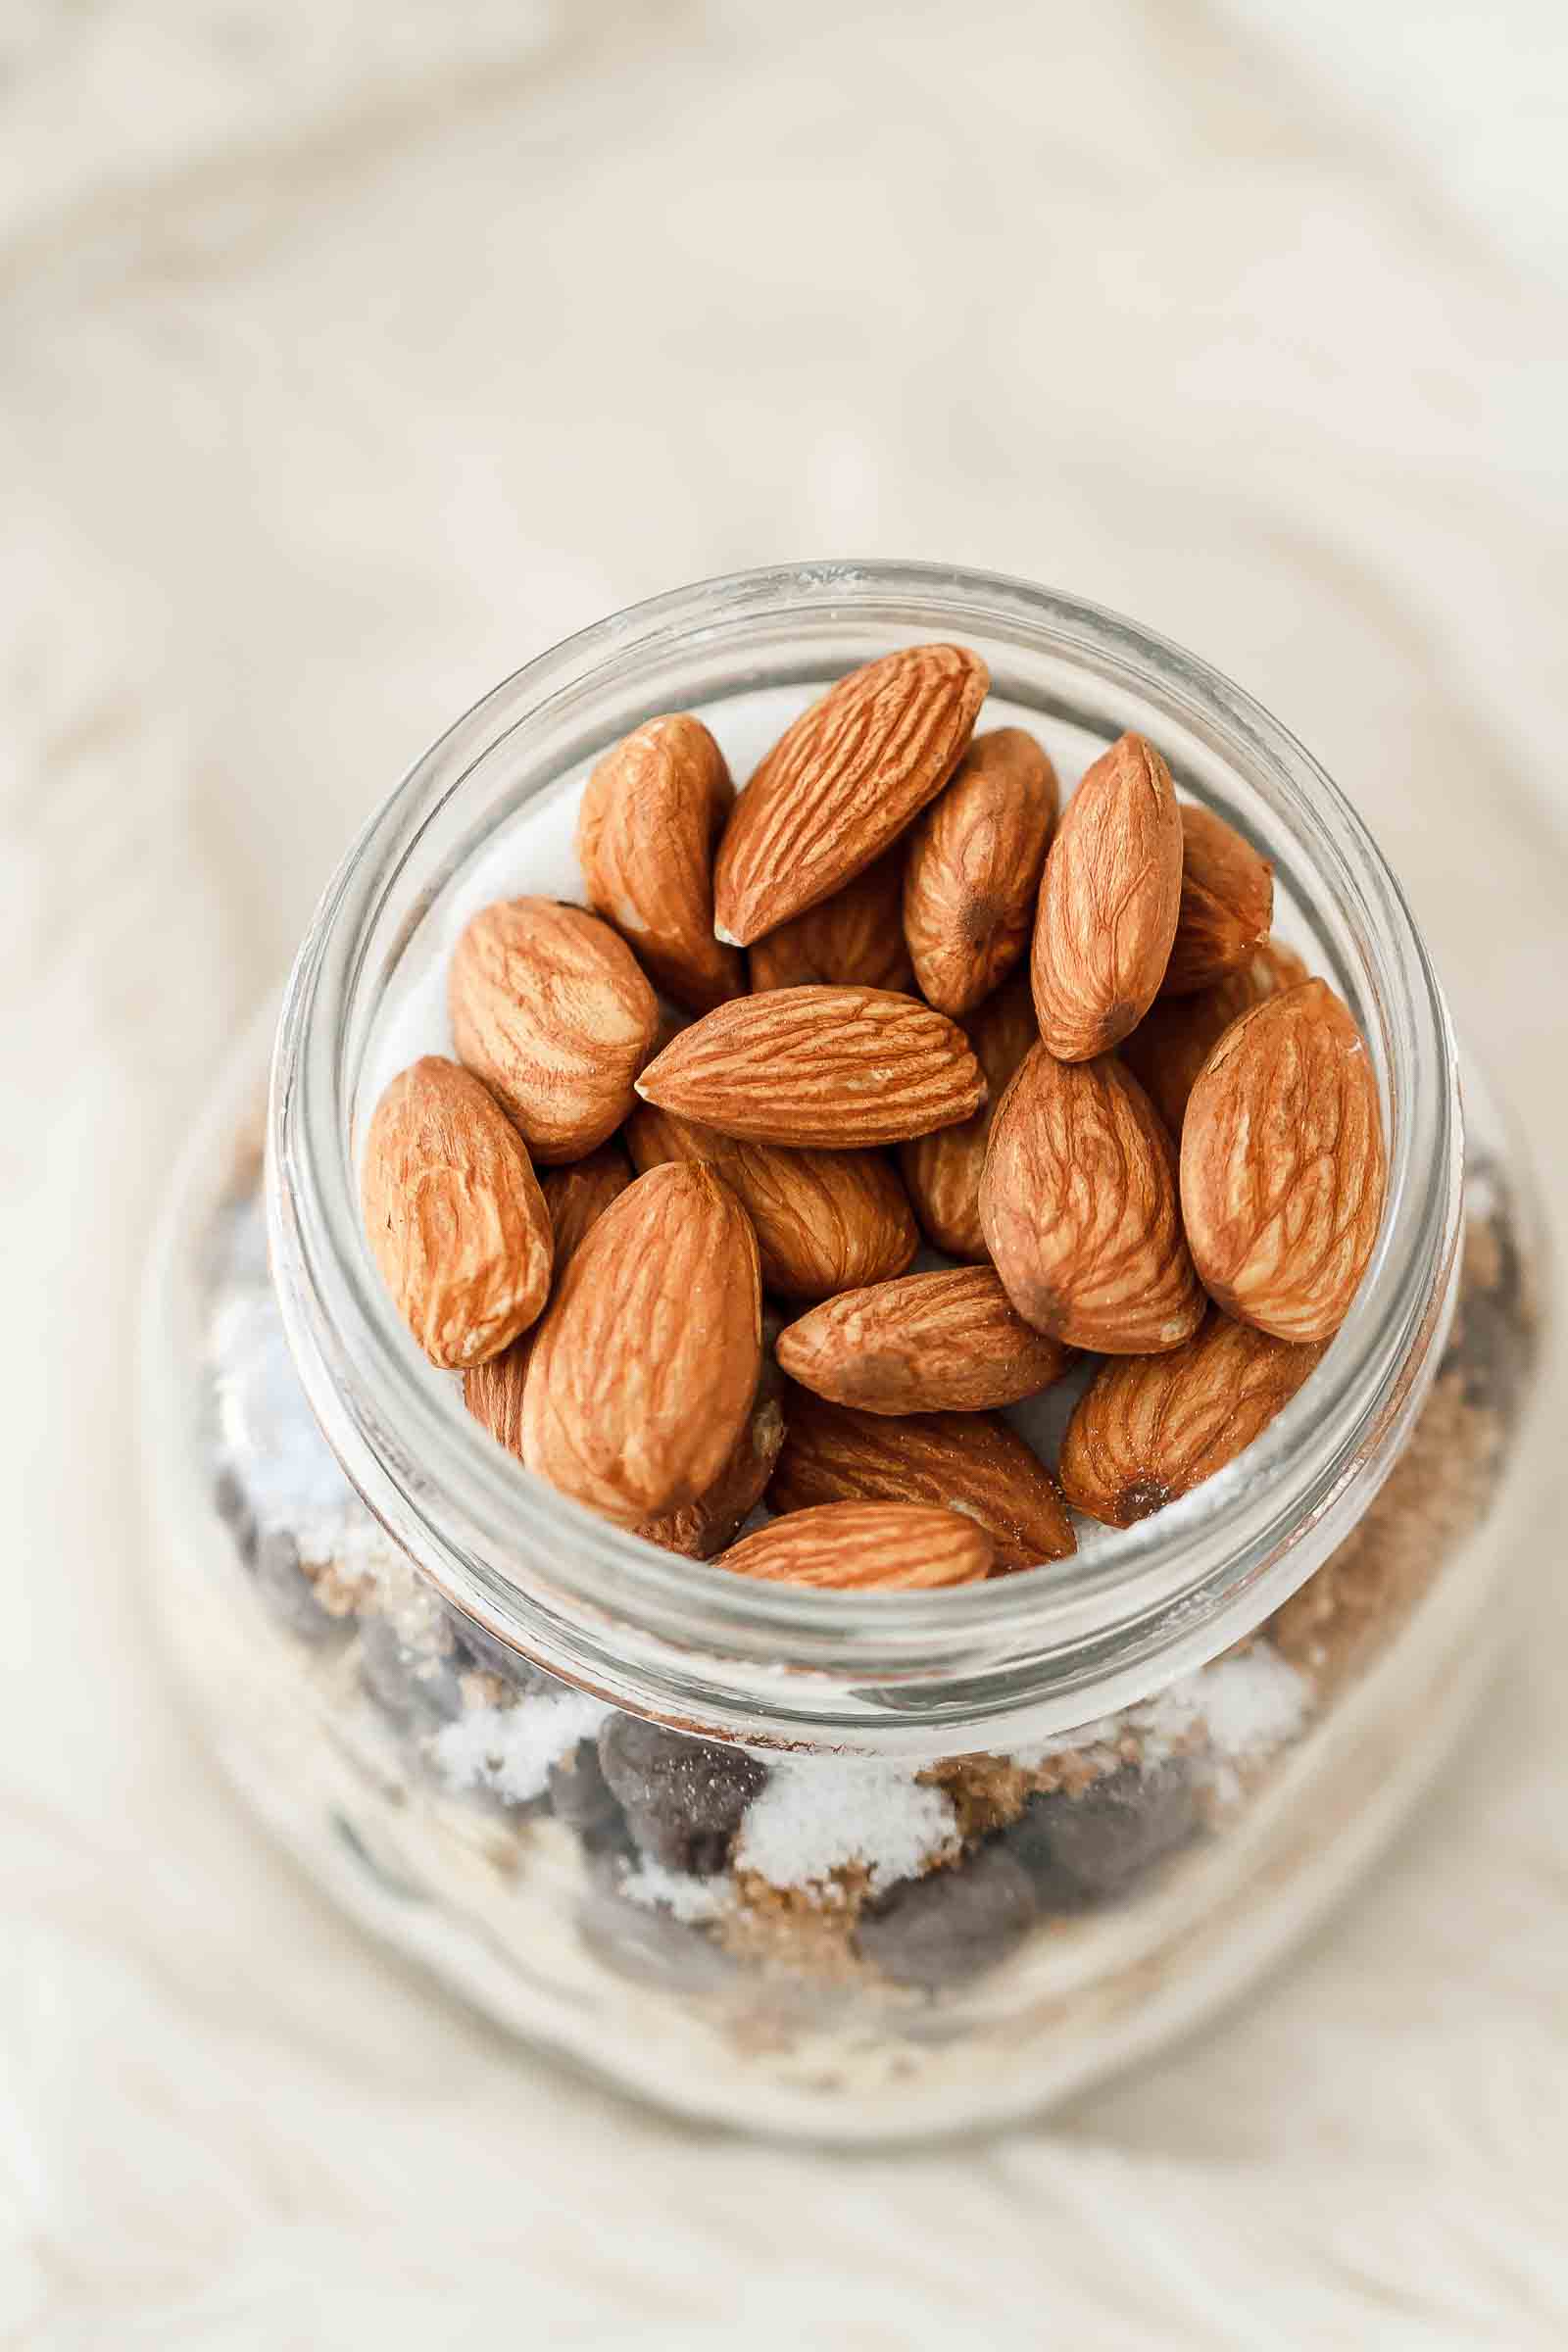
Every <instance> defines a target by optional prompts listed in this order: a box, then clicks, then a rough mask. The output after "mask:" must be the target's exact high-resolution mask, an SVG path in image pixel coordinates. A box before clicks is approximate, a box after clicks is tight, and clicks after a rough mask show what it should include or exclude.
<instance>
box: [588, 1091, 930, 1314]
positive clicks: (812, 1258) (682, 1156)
mask: <svg viewBox="0 0 1568 2352" xmlns="http://www.w3.org/2000/svg"><path fill="white" fill-rule="evenodd" d="M626 1140H627V1143H628V1144H629V1145H630V1147H631V1155H632V1157H633V1159H634V1160H635V1161H636V1163H637V1165H638V1167H639V1168H642V1169H647V1168H657V1167H660V1166H662V1164H663V1163H664V1162H665V1161H666V1160H699V1161H705V1162H706V1163H707V1164H708V1165H709V1166H710V1167H712V1168H716V1169H717V1170H718V1173H719V1174H720V1175H721V1176H722V1177H723V1179H724V1182H725V1183H726V1184H727V1185H728V1186H729V1187H730V1189H731V1191H732V1192H733V1193H734V1194H735V1195H736V1197H737V1199H738V1200H739V1201H740V1202H741V1205H742V1207H743V1208H744V1209H745V1210H746V1213H747V1215H748V1216H749V1217H750V1218H751V1220H752V1223H753V1225H754V1226H755V1227H756V1228H757V1247H758V1250H759V1251H760V1255H761V1262H762V1281H763V1283H764V1284H765V1285H766V1287H767V1289H768V1290H770V1291H777V1292H779V1293H780V1294H781V1295H782V1296H783V1297H784V1298H786V1299H826V1298H829V1297H831V1295H832V1294H833V1292H835V1291H843V1290H849V1289H852V1288H856V1287H858V1286H859V1285H860V1284H863V1283H867V1282H880V1281H883V1280H884V1279H885V1278H886V1277H888V1276H889V1275H893V1274H902V1273H903V1271H904V1269H905V1267H906V1266H907V1264H908V1262H909V1260H910V1258H911V1257H913V1255H914V1253H915V1250H916V1249H917V1248H918V1247H919V1239H920V1237H919V1234H918V1233H917V1232H916V1230H915V1223H914V1218H913V1215H912V1214H911V1212H910V1208H909V1203H908V1201H907V1198H906V1197H905V1192H904V1187H903V1186H902V1185H901V1184H900V1182H899V1178H898V1173H897V1171H896V1169H894V1168H893V1167H892V1166H891V1165H890V1163H889V1162H888V1161H887V1160H885V1159H883V1158H882V1156H881V1155H880V1153H878V1152H812V1151H806V1152H790V1151H786V1150H784V1149H783V1148H782V1147H781V1146H779V1145H777V1144H743V1143H737V1142H736V1141H735V1139H734V1138H733V1137H731V1136H727V1135H720V1134H719V1133H718V1131H717V1129H716V1128H714V1127H704V1126H702V1125H701V1124H700V1123H699V1122H698V1121H697V1120H695V1119H682V1118H678V1117H677V1116H676V1115H675V1113H674V1112H673V1111H669V1110H660V1109H658V1108H656V1107H655V1105H654V1104H653V1103H640V1104H639V1105H638V1107H637V1109H636V1110H635V1111H634V1112H633V1113H632V1116H631V1118H630V1120H629V1121H628V1122H627V1127H626Z"/></svg>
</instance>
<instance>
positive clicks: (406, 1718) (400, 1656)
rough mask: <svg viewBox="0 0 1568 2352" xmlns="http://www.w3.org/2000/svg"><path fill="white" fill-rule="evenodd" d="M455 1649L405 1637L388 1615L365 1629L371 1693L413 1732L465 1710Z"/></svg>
mask: <svg viewBox="0 0 1568 2352" xmlns="http://www.w3.org/2000/svg"><path fill="white" fill-rule="evenodd" d="M460 1663H461V1661H460V1660H459V1658H458V1655H457V1652H456V1650H455V1649H452V1650H446V1651H442V1650H441V1649H439V1648H437V1647H435V1646H434V1645H433V1644H425V1643H420V1644H418V1645H416V1644H415V1643H413V1642H406V1641H404V1639H403V1637H402V1636H401V1635H400V1634H399V1633H398V1632H397V1630H396V1628H395V1627H394V1626H393V1625H391V1624H390V1623H389V1622H388V1620H387V1619H386V1618H385V1617H371V1618H369V1619H368V1620H367V1621H366V1622H365V1623H364V1625H363V1626H362V1628H361V1632H360V1674H361V1678H362V1680H363V1681H364V1684H365V1687H366V1689H367V1690H368V1691H369V1693H370V1696H371V1697H372V1698H373V1699H375V1700H376V1701H377V1702H378V1704H379V1705H381V1706H382V1707H384V1708H385V1709H386V1712H387V1713H388V1715H390V1716H391V1718H392V1720H393V1721H394V1722H395V1723H397V1724H399V1725H401V1726H402V1727H403V1728H404V1729H405V1730H408V1731H420V1732H422V1731H432V1730H434V1728H435V1727H436V1726H437V1725H438V1724H443V1723H453V1722H455V1721H456V1719H457V1718H458V1716H459V1715H461V1714H462V1712H463V1691H462V1689H461V1686H460V1684H459V1681H458V1670H459V1666H460Z"/></svg>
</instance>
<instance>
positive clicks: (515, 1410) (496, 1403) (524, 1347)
mask: <svg viewBox="0 0 1568 2352" xmlns="http://www.w3.org/2000/svg"><path fill="white" fill-rule="evenodd" d="M538 1337H539V1325H538V1324H537V1323H533V1324H530V1325H529V1327H528V1329H527V1330H526V1331H525V1332H522V1333H521V1334H520V1335H519V1336H518V1337H517V1338H516V1339H515V1340H514V1341H513V1343H512V1346H511V1347H510V1348H503V1349H502V1351H501V1353H500V1354H499V1355H493V1356H491V1358H490V1360H489V1362H488V1363H484V1364H475V1365H474V1366H473V1368H472V1370H471V1371H468V1372H465V1374H464V1375H463V1401H464V1403H465V1404H466V1406H467V1408H468V1410H469V1412H470V1413H471V1414H472V1415H473V1417H474V1419H475V1420H476V1421H478V1422H480V1423H481V1424H482V1425H483V1427H484V1428H486V1429H487V1430H488V1431H489V1432H490V1435H491V1436H492V1437H493V1438H494V1439H495V1441H496V1444H497V1445H498V1446H505V1447H506V1449H507V1451H508V1452H509V1453H515V1455H516V1457H517V1459H518V1461H519V1462H520V1461H521V1459H522V1396H523V1391H524V1389H525V1388H526V1387H527V1385H528V1363H529V1359H530V1357H531V1356H532V1354H533V1350H534V1343H535V1341H536V1340H537V1339H538Z"/></svg>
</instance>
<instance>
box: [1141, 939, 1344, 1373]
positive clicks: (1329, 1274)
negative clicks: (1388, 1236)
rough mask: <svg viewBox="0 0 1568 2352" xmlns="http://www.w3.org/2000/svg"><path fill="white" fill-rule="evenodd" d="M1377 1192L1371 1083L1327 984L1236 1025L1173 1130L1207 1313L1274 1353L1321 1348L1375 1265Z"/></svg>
mask: <svg viewBox="0 0 1568 2352" xmlns="http://www.w3.org/2000/svg"><path fill="white" fill-rule="evenodd" d="M1385 1183H1386V1166H1385V1160H1384V1149H1383V1124H1382V1119H1381V1116H1380V1113H1379V1105H1378V1087H1377V1079H1376V1076H1375V1075H1374V1073H1373V1069H1372V1064H1371V1061H1370V1060H1369V1058H1368V1056H1367V1052H1366V1047H1365V1046H1364V1044H1363V1043H1362V1039H1361V1033H1360V1031H1359V1030H1358V1029H1357V1027H1356V1025H1355V1023H1354V1021H1353V1020H1352V1019H1351V1017H1350V1015H1349V1012H1348V1009H1347V1008H1346V1006H1345V1005H1343V1004H1342V1002H1341V1001H1340V999H1339V998H1338V997H1337V996H1336V995H1335V994H1334V991H1333V990H1332V989H1331V988H1330V987H1329V986H1328V984H1327V982H1326V981H1323V980H1304V981H1302V982H1301V984H1300V985H1299V987H1297V988H1288V989H1286V990H1285V992H1284V993H1283V995H1280V996H1275V997H1269V998H1267V999H1265V1001H1264V1002H1263V1003H1262V1004H1261V1005H1254V1006H1253V1008H1252V1010H1251V1011H1250V1012H1246V1013H1244V1014H1243V1015H1242V1017H1241V1019H1240V1020H1239V1021H1234V1022H1233V1023H1232V1024H1231V1026H1230V1028H1229V1029H1227V1030H1226V1032H1225V1034H1224V1036H1223V1037H1222V1038H1221V1039H1220V1042H1219V1044H1218V1045H1217V1046H1216V1047H1215V1048H1214V1051H1213V1052H1212V1053H1211V1054H1210V1055H1209V1057H1208V1059H1207V1061H1206V1062H1205V1063H1204V1064H1203V1067H1202V1070H1201V1073H1200V1076H1199V1079H1198V1082H1197V1084H1196V1085H1195V1086H1194V1088H1193V1092H1192V1097H1191V1100H1190V1101H1189V1103H1188V1105H1187V1116H1186V1118H1185V1120H1184V1121H1183V1125H1182V1159H1181V1195H1182V1215H1183V1218H1184V1219H1185V1221H1186V1226H1187V1234H1188V1239H1189V1241H1190V1242H1191V1244H1192V1250H1193V1257H1194V1259H1195V1261H1196V1263H1197V1266H1198V1271H1199V1273H1200V1275H1201V1277H1202V1280H1203V1285H1204V1287H1205V1289H1206V1290H1207V1291H1208V1293H1209V1296H1210V1297H1211V1298H1212V1299H1214V1301H1215V1303H1216V1304H1217V1305H1219V1306H1222V1307H1224V1309H1225V1311H1226V1312H1227V1314H1231V1315H1235V1316H1236V1317H1238V1318H1239V1319H1240V1320H1241V1321H1242V1322H1244V1323H1252V1324H1255V1325H1256V1326H1257V1328H1258V1329H1259V1330H1260V1331H1268V1332H1272V1333H1273V1334H1274V1336H1275V1337H1276V1338H1277V1339H1282V1340H1297V1341H1307V1340H1326V1339H1328V1338H1330V1337H1331V1336H1332V1334H1333V1333H1334V1332H1336V1331H1338V1329H1339V1327H1340V1325H1341V1324H1342V1323H1343V1322H1344V1320H1345V1318H1346V1315H1347V1314H1348V1312H1349V1308H1350V1301H1351V1300H1352V1299H1353V1298H1354V1297H1355V1294H1356V1290H1357V1288H1358V1286H1359V1284H1360V1281H1361V1277H1362V1275H1363V1274H1364V1273H1365V1271H1366V1266H1367V1260H1368V1259H1369V1258H1370V1256H1371V1255H1372V1248H1373V1244H1374V1243H1375V1242H1376V1240H1377V1237H1378V1227H1379V1225H1380V1223H1381V1222H1382V1217H1383V1195H1384V1188H1385Z"/></svg>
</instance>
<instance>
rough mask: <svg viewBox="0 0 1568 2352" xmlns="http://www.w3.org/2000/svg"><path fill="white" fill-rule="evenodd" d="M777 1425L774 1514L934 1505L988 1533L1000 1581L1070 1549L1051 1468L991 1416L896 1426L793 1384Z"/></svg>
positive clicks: (921, 1417) (919, 1416) (950, 1416)
mask: <svg viewBox="0 0 1568 2352" xmlns="http://www.w3.org/2000/svg"><path fill="white" fill-rule="evenodd" d="M784 1419H785V1424H786V1434H785V1439H784V1450H783V1452H782V1453H781V1454H780V1455H779V1459H778V1468H777V1469H776V1470H775V1471H774V1473H773V1484H772V1486H771V1487H770V1489H769V1490H768V1500H769V1501H770V1503H771V1504H772V1506H773V1508H774V1509H775V1510H777V1511H797V1510H807V1509H809V1508H810V1507H811V1506H812V1505H813V1504H815V1503H819V1502H934V1503H940V1504H942V1505H943V1507H944V1508H946V1509H950V1510H956V1511H959V1512H961V1513H962V1514H963V1515H964V1516H965V1517H966V1518H969V1519H973V1520H974V1521H975V1522H976V1523H977V1524H978V1525H979V1526H981V1527H983V1528H985V1529H986V1530H987V1532H988V1533H989V1534H990V1536H991V1537H992V1540H993V1541H994V1543H995V1544H996V1547H997V1549H996V1561H995V1573H996V1574H997V1575H999V1576H1000V1575H1005V1574H1010V1573H1011V1572H1012V1571H1013V1570H1014V1569H1018V1568H1034V1567H1038V1566H1039V1564H1040V1562H1041V1561H1042V1560H1064V1559H1066V1558H1067V1557H1068V1556H1069V1555H1070V1554H1071V1553H1072V1552H1073V1551H1074V1550H1076V1548H1077V1543H1076V1539H1075V1537H1074V1535H1073V1532H1072V1527H1071V1524H1070V1522H1069V1520H1068V1518H1067V1514H1066V1512H1065V1511H1064V1510H1063V1508H1062V1505H1061V1496H1060V1495H1058V1494H1057V1492H1056V1486H1055V1482H1054V1479H1053V1478H1052V1475H1051V1473H1050V1471H1049V1470H1048V1469H1047V1468H1046V1466H1045V1464H1044V1463H1043V1462H1042V1461H1040V1460H1039V1459H1038V1457H1037V1456H1036V1455H1035V1454H1033V1453H1032V1452H1031V1451H1030V1449H1029V1447H1028V1446H1026V1445H1025V1444H1024V1442H1023V1440H1022V1439H1021V1438H1020V1437H1017V1436H1015V1435H1014V1433H1013V1432H1012V1431H1011V1430H1010V1429H1009V1428H1008V1427H1007V1425H1006V1423H1005V1421H1001V1420H998V1419H997V1418H996V1416H995V1415H994V1414H991V1413H911V1414H908V1415H906V1416H904V1417H902V1418H898V1419H895V1418H893V1417H891V1416H890V1415H887V1414H883V1413H866V1412H861V1411H859V1410H858V1409H857V1408H856V1407H855V1406H853V1405H846V1404H829V1403H828V1402H827V1401H826V1400H825V1398H823V1397H813V1396H812V1395H811V1394H810V1392H809V1390H807V1389H802V1388H799V1387H795V1386H792V1387H791V1388H790V1390H789V1391H788V1394H787V1396H786V1398H785V1404H784Z"/></svg>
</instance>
